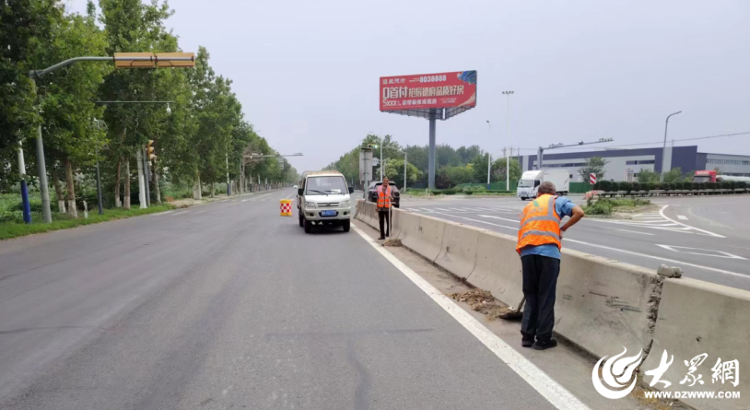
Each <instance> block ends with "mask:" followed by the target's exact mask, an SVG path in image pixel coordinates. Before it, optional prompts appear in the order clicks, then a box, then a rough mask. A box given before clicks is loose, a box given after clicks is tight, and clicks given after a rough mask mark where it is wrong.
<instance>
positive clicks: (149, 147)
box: [146, 140, 156, 161]
mask: <svg viewBox="0 0 750 410" xmlns="http://www.w3.org/2000/svg"><path fill="white" fill-rule="evenodd" d="M154 158H156V154H154V140H148V144H146V159H148V160H149V161H151V160H152V159H154Z"/></svg>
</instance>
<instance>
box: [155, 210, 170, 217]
mask: <svg viewBox="0 0 750 410" xmlns="http://www.w3.org/2000/svg"><path fill="white" fill-rule="evenodd" d="M172 212H174V211H164V212H157V213H155V214H151V216H157V215H166V214H171V213H172Z"/></svg>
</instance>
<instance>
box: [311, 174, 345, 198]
mask: <svg viewBox="0 0 750 410" xmlns="http://www.w3.org/2000/svg"><path fill="white" fill-rule="evenodd" d="M305 191H306V192H305V194H306V195H341V194H343V193H345V192H349V191H348V189H347V187H346V183H345V182H344V178H342V177H310V178H308V179H307V185H306V187H305Z"/></svg>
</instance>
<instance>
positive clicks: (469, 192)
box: [464, 191, 474, 195]
mask: <svg viewBox="0 0 750 410" xmlns="http://www.w3.org/2000/svg"><path fill="white" fill-rule="evenodd" d="M464 193H465V194H466V195H474V191H466V192H464Z"/></svg>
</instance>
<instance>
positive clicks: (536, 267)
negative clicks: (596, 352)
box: [516, 182, 584, 350]
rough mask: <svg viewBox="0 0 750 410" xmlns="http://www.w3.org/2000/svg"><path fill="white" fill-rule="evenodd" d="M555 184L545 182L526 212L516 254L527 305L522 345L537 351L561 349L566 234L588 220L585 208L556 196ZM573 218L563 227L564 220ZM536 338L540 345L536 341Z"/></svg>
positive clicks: (522, 330) (524, 315) (522, 329)
mask: <svg viewBox="0 0 750 410" xmlns="http://www.w3.org/2000/svg"><path fill="white" fill-rule="evenodd" d="M555 193H556V190H555V185H554V184H553V183H551V182H542V183H541V185H539V189H538V190H537V197H536V199H534V200H533V201H532V202H531V203H530V204H528V205H526V207H525V208H524V209H523V215H522V217H521V228H520V229H519V230H518V245H517V246H516V251H517V252H518V254H519V255H520V256H521V268H522V271H523V295H524V297H525V298H526V304H525V305H524V308H523V322H522V323H521V335H522V339H521V345H522V346H523V347H532V346H533V348H534V349H536V350H544V349H549V348H551V347H555V346H557V341H556V340H555V339H552V327H553V325H554V324H555V293H556V290H557V276H558V275H559V274H560V248H561V247H562V234H563V232H565V231H567V230H568V228H570V227H571V226H573V225H575V224H576V223H578V221H580V220H581V218H583V217H584V212H583V209H581V207H580V206H577V205H576V204H574V203H573V202H571V201H570V200H569V199H568V198H565V197H558V196H555ZM566 216H568V217H570V220H568V222H567V223H565V225H563V226H562V227H560V221H561V220H562V218H564V217H566ZM535 338H536V342H535V341H534V339H535Z"/></svg>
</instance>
